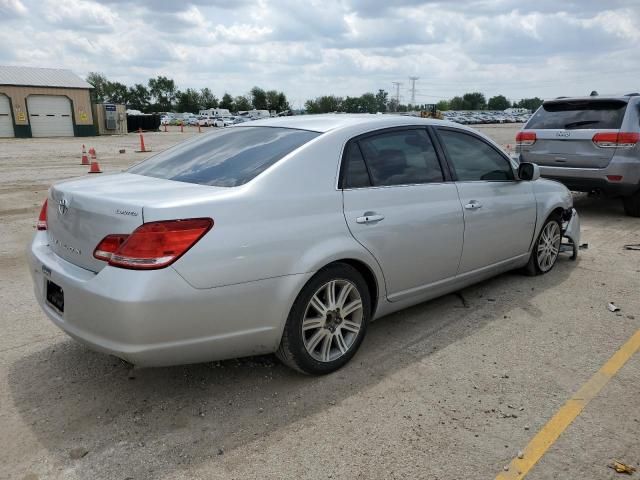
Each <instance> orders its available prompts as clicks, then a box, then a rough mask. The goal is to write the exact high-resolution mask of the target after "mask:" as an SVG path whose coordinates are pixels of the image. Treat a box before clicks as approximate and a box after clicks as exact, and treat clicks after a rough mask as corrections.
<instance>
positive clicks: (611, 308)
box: [607, 302, 620, 312]
mask: <svg viewBox="0 0 640 480" xmlns="http://www.w3.org/2000/svg"><path fill="white" fill-rule="evenodd" d="M607 308H608V309H609V311H610V312H619V311H620V307H617V306H615V305H614V304H613V303H612V302H609V303H608V304H607Z"/></svg>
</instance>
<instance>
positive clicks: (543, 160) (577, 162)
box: [521, 129, 618, 168]
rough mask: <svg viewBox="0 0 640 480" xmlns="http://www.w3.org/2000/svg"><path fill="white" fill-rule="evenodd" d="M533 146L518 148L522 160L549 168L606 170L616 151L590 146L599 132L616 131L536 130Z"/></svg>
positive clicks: (593, 144)
mask: <svg viewBox="0 0 640 480" xmlns="http://www.w3.org/2000/svg"><path fill="white" fill-rule="evenodd" d="M535 132H536V143H534V144H533V145H532V146H530V147H526V146H523V147H521V153H522V159H523V160H524V161H525V162H533V163H537V164H538V165H542V166H549V167H569V168H605V167H606V166H607V165H609V162H610V161H611V159H612V158H613V155H614V154H615V151H616V149H615V148H601V147H598V146H597V145H596V144H595V143H593V136H594V135H595V134H596V133H600V132H618V130H609V129H607V130H592V129H589V130H566V129H549V130H535Z"/></svg>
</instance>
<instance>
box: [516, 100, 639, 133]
mask: <svg viewBox="0 0 640 480" xmlns="http://www.w3.org/2000/svg"><path fill="white" fill-rule="evenodd" d="M626 109H627V103H626V102H623V101H619V100H574V101H572V100H567V101H552V102H547V103H544V104H543V105H542V107H541V108H540V109H539V110H538V111H537V112H536V113H535V114H534V115H533V117H531V120H529V122H528V123H527V125H526V127H525V128H526V129H528V130H534V129H567V130H585V129H616V130H618V129H620V127H621V125H622V119H623V118H624V112H625V111H626Z"/></svg>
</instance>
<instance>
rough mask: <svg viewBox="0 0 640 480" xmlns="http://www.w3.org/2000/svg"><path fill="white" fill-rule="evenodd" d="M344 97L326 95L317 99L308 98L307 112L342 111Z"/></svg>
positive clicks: (306, 103)
mask: <svg viewBox="0 0 640 480" xmlns="http://www.w3.org/2000/svg"><path fill="white" fill-rule="evenodd" d="M342 102H343V100H342V97H336V96H335V95H324V96H322V97H318V98H316V99H315V100H307V101H306V102H305V104H304V106H305V109H306V110H307V113H329V112H340V111H342Z"/></svg>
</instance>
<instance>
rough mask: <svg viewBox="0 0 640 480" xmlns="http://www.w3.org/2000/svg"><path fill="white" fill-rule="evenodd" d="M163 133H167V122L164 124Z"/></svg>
mask: <svg viewBox="0 0 640 480" xmlns="http://www.w3.org/2000/svg"><path fill="white" fill-rule="evenodd" d="M164 133H167V124H166V123H165V124H164Z"/></svg>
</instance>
